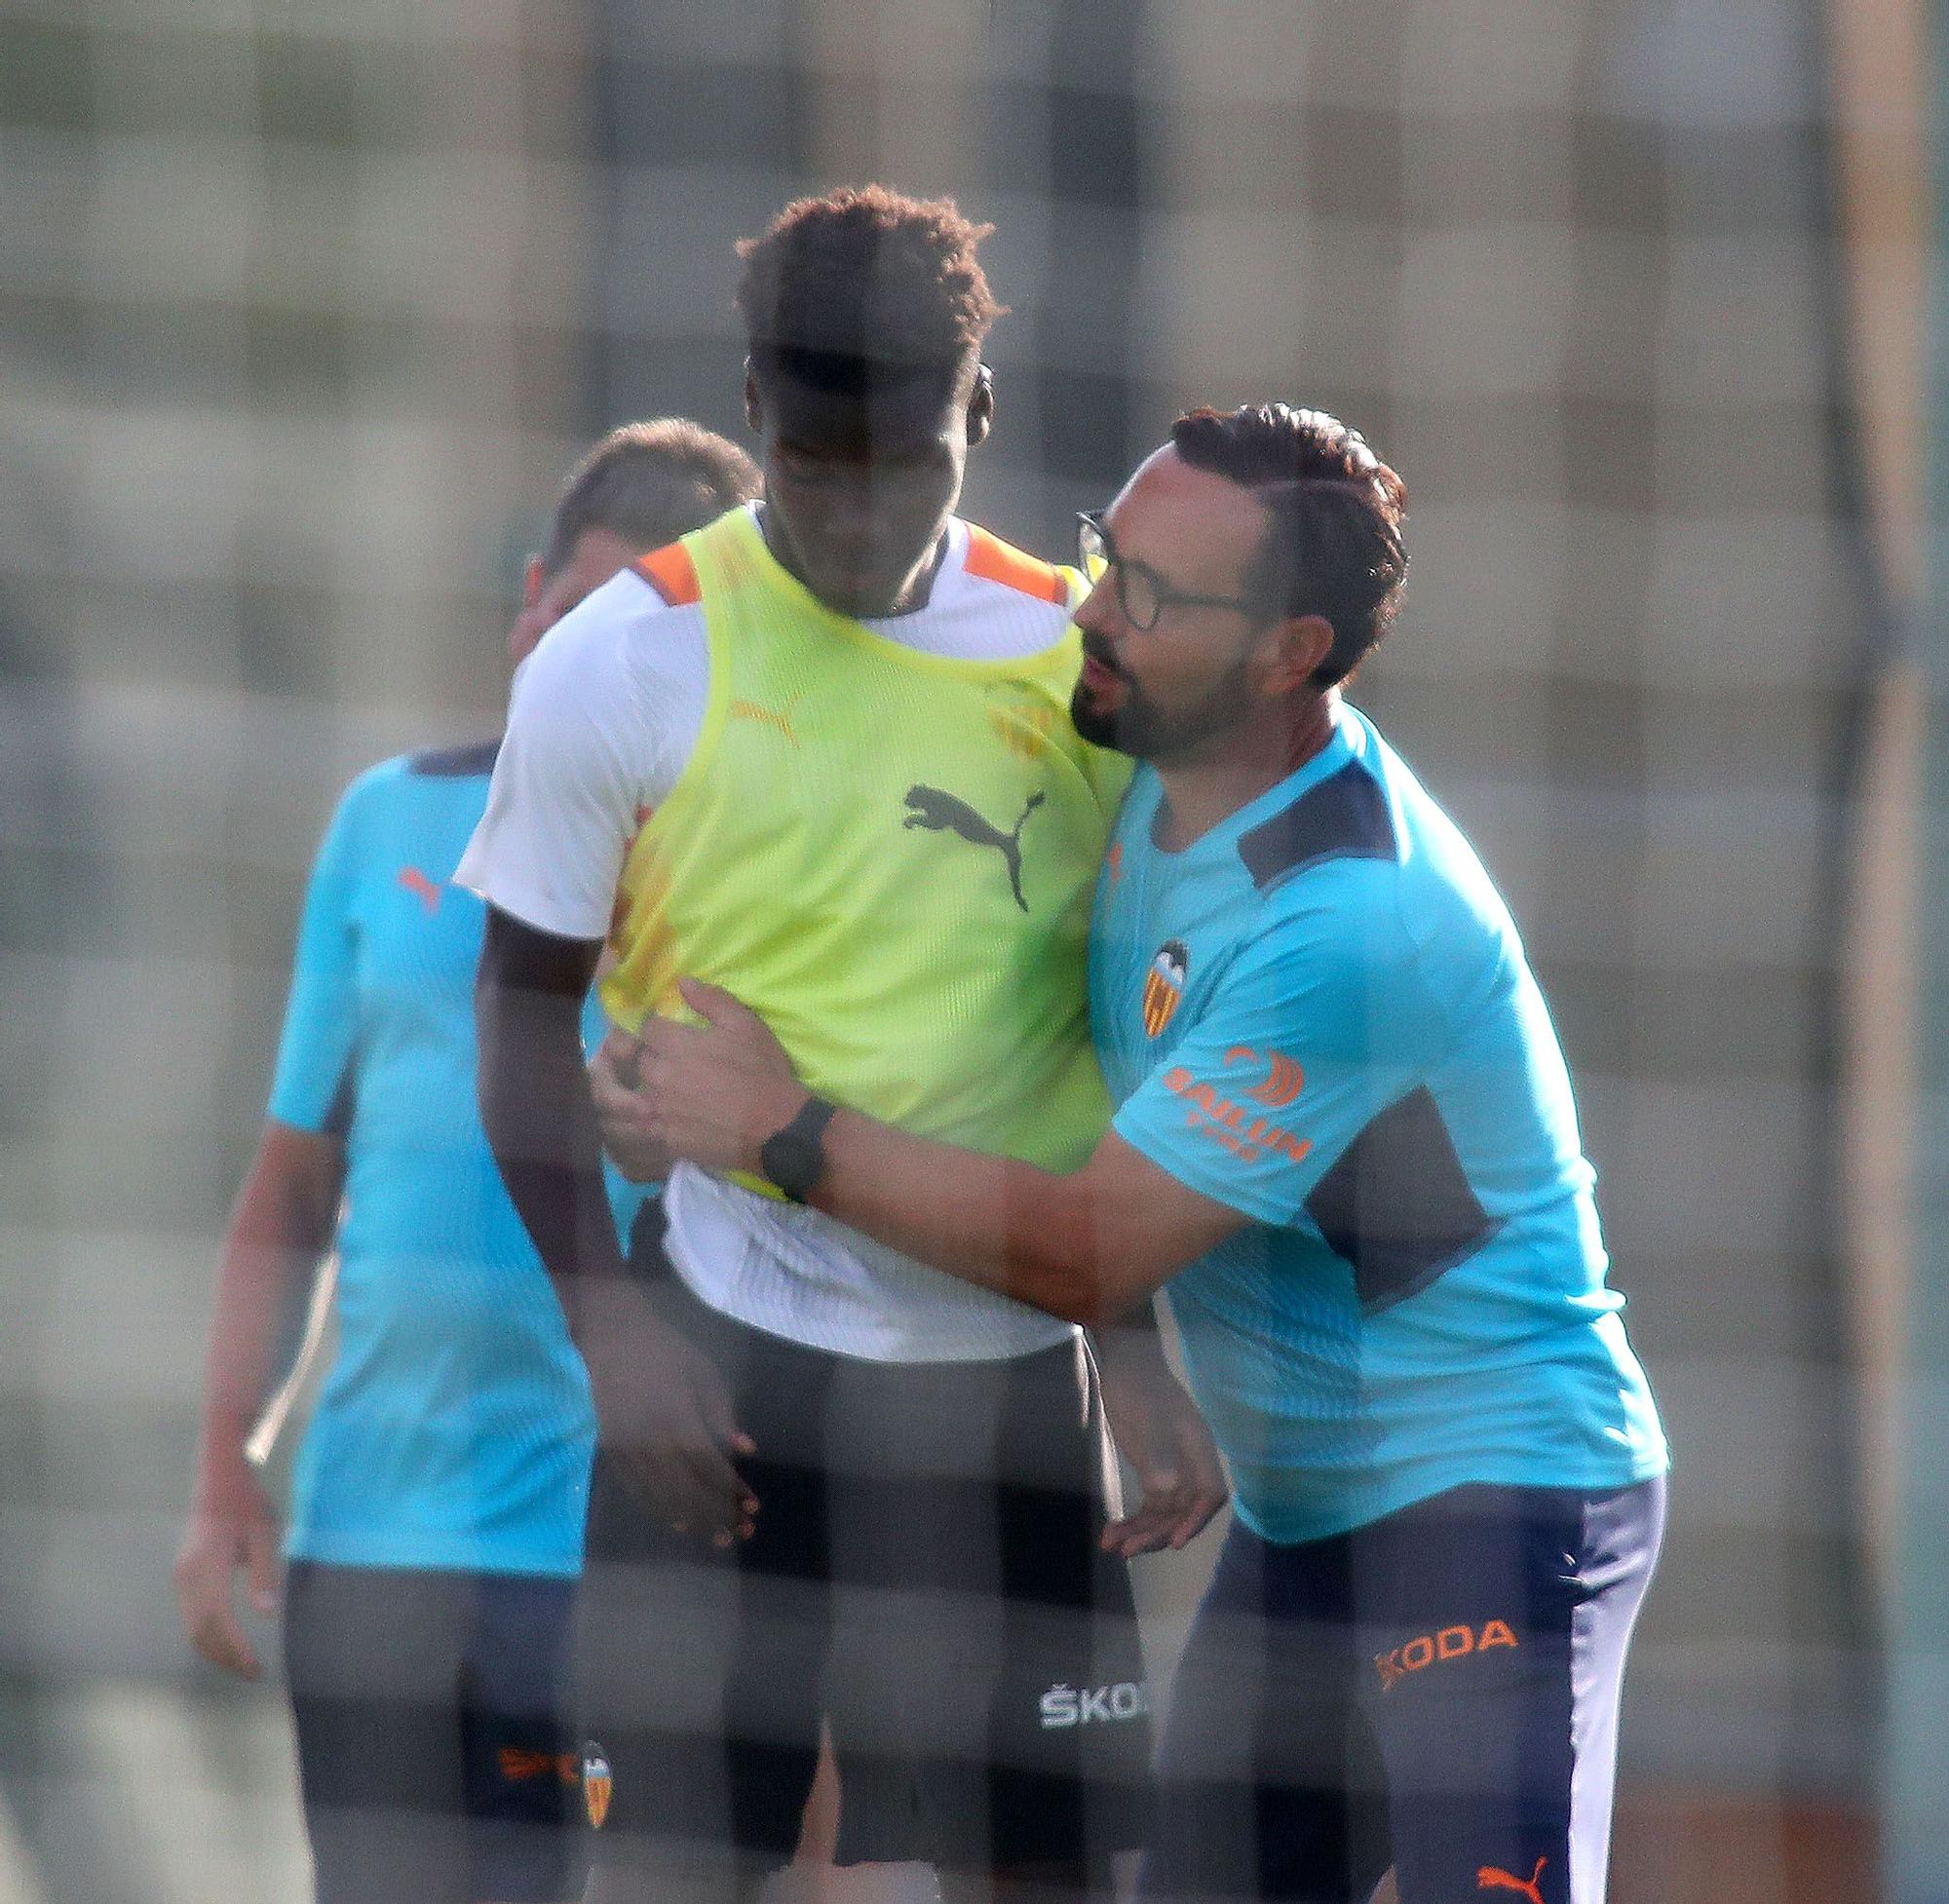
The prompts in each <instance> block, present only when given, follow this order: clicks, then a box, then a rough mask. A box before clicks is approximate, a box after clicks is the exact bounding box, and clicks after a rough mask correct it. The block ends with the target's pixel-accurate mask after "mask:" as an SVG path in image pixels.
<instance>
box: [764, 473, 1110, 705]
mask: <svg viewBox="0 0 1949 1904" xmlns="http://www.w3.org/2000/svg"><path fill="white" fill-rule="evenodd" d="M730 519H731V520H732V521H733V522H735V523H736V525H737V527H738V531H739V533H740V534H742V535H744V536H745V537H746V538H747V539H748V540H749V543H750V546H751V551H752V553H753V555H754V557H755V558H756V560H757V561H759V562H760V563H761V564H763V566H764V569H765V572H766V574H767V576H768V577H769V578H770V579H771V583H772V586H773V587H774V588H776V589H778V590H781V591H782V592H783V593H784V594H786V595H788V596H789V597H790V598H791V600H792V602H793V604H794V605H795V606H796V607H797V608H798V609H799V610H800V612H801V613H803V614H805V615H807V616H809V617H812V618H814V619H816V620H817V621H819V622H820V623H821V624H822V625H823V626H824V627H825V628H827V629H829V630H830V631H831V632H832V633H833V634H834V635H836V636H838V637H839V638H840V639H842V640H846V641H851V642H853V643H854V644H855V645H856V646H858V647H862V648H868V649H870V650H871V651H872V652H873V653H875V654H878V655H884V656H886V657H887V658H888V659H889V660H892V661H898V662H900V663H903V664H905V665H906V666H912V667H918V668H923V669H926V670H929V671H931V672H934V673H938V674H956V675H960V676H963V677H964V678H970V679H974V680H977V681H980V680H993V679H997V678H1007V677H1009V676H1012V675H1019V674H1022V673H1025V672H1031V671H1033V670H1034V669H1035V668H1036V667H1038V666H1041V665H1042V664H1044V663H1045V662H1047V661H1048V659H1049V658H1050V656H1051V655H1052V654H1053V653H1054V652H1055V651H1056V650H1057V649H1059V648H1061V647H1062V646H1063V645H1064V643H1065V642H1067V641H1069V640H1070V639H1071V638H1072V636H1071V633H1070V629H1069V625H1068V624H1067V623H1066V622H1065V623H1064V625H1063V631H1062V633H1061V634H1059V635H1057V636H1056V638H1055V639H1054V640H1053V641H1051V643H1050V644H1049V646H1048V647H1047V648H1038V649H1035V650H1033V651H1032V652H1030V653H1028V654H1025V655H997V656H994V657H992V658H990V659H989V660H986V661H980V660H976V659H975V658H974V657H973V656H968V655H936V654H932V653H930V652H929V651H928V650H927V649H925V648H913V647H909V646H908V645H907V644H906V643H905V642H904V641H897V640H895V639H894V637H893V636H892V635H886V634H881V633H880V632H879V631H878V629H877V628H876V627H875V625H874V624H873V623H871V622H861V621H856V620H855V619H854V618H853V617H852V616H851V615H842V614H840V612H839V611H838V610H837V609H836V608H830V607H828V606H827V605H826V604H825V603H824V602H822V601H821V600H820V598H819V597H818V596H817V595H816V594H814V593H813V592H812V590H810V589H808V588H807V587H806V586H805V584H804V583H803V582H801V581H800V580H799V579H798V577H797V576H795V575H794V574H793V573H792V572H791V570H790V569H788V568H786V567H785V565H784V564H783V562H782V561H780V560H779V558H778V557H777V556H776V555H774V554H773V553H772V546H771V544H770V543H768V542H767V541H766V540H765V532H764V530H763V529H761V528H760V527H759V526H758V510H757V505H756V504H755V503H753V504H750V505H748V506H747V507H745V509H742V510H738V511H736V512H735V513H734V514H733V516H732V517H731V518H730ZM948 535H949V538H950V546H949V548H948V551H947V555H946V557H945V559H944V560H943V561H942V562H941V564H940V567H939V568H938V569H937V570H936V572H935V577H934V586H933V588H932V589H930V590H929V591H928V604H927V605H928V606H929V607H932V606H933V605H934V598H935V594H936V591H937V590H939V588H940V585H941V583H942V582H943V581H945V580H946V578H947V576H948V574H949V572H950V570H951V571H952V572H953V573H954V574H956V575H959V574H960V573H961V569H962V565H963V563H965V562H966V561H967V559H968V526H967V524H966V523H965V522H963V521H962V520H961V518H960V517H959V516H955V517H954V518H952V520H951V521H950V523H949V525H948ZM913 612H914V613H917V614H918V613H923V612H925V611H923V610H915V611H913ZM906 619H907V618H906V617H905V616H901V615H892V616H887V617H885V618H884V622H885V623H897V622H901V621H904V620H906Z"/></svg>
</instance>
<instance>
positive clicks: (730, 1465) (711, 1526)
mask: <svg viewBox="0 0 1949 1904" xmlns="http://www.w3.org/2000/svg"><path fill="white" fill-rule="evenodd" d="M575 1333H576V1342H577V1346H578V1347H579V1348H580V1349H581V1351H582V1357H583V1360H584V1362H585V1363H587V1365H588V1368H589V1384H590V1388H591V1390H592V1392H593V1394H594V1397H595V1416H596V1421H597V1423H598V1424H599V1427H600V1433H601V1442H602V1449H603V1452H604V1454H605V1455H606V1456H607V1457H608V1458H609V1460H610V1461H611V1463H612V1464H613V1465H614V1466H615V1469H616V1472H617V1473H618V1475H619V1476H620V1477H621V1479H622V1481H623V1484H624V1486H625V1487H627V1488H628V1489H629V1490H630V1491H631V1493H632V1494H633V1495H635V1496H636V1498H637V1499H638V1500H639V1501H640V1502H641V1503H642V1504H643V1505H644V1506H645V1507H647V1508H649V1509H650V1511H652V1512H653V1513H655V1514H656V1515H658V1516H659V1518H661V1519H663V1520H666V1521H668V1522H669V1525H670V1526H672V1527H674V1528H675V1529H676V1530H677V1532H678V1533H680V1534H687V1533H696V1534H699V1535H701V1536H704V1537H707V1538H708V1539H709V1540H710V1541H711V1542H713V1543H714V1544H715V1545H717V1546H720V1547H725V1546H729V1545H730V1544H731V1543H732V1542H733V1541H737V1540H747V1539H749V1538H750V1535H751V1533H752V1531H753V1529H754V1528H755V1526H756V1524H757V1523H756V1515H757V1512H758V1502H757V1498H756V1496H754V1495H753V1494H752V1493H751V1491H750V1489H749V1488H748V1487H747V1486H746V1485H745V1478H744V1476H743V1475H742V1474H740V1473H739V1472H738V1468H737V1465H736V1464H737V1462H738V1461H739V1460H741V1459H743V1458H745V1457H747V1456H750V1455H754V1454H756V1453H757V1447H756V1445H755V1444H754V1443H753V1441H752V1440H751V1437H750V1436H749V1435H748V1434H746V1433H745V1432H744V1430H743V1429H741V1428H739V1426H738V1423H737V1418H736V1416H735V1415H734V1414H733V1412H732V1408H731V1394H730V1390H728V1389H727V1388H726V1387H725V1383H724V1378H723V1376H722V1375H721V1374H720V1373H719V1372H718V1368H717V1365H716V1363H714V1362H713V1361H712V1360H711V1359H710V1357H709V1356H707V1354H705V1353H704V1352H703V1351H702V1350H700V1349H698V1348H697V1347H696V1346H695V1345H694V1344H692V1343H690V1342H689V1341H687V1340H686V1339H685V1338H684V1336H683V1335H682V1334H681V1333H680V1332H679V1331H678V1330H676V1329H675V1328H673V1327H672V1326H671V1325H670V1324H669V1323H668V1322H666V1321H665V1320H664V1319H663V1317H662V1316H661V1315H659V1314H657V1312H656V1309H655V1307H654V1305H653V1304H652V1303H651V1301H650V1299H649V1297H648V1296H647V1295H646V1294H645V1293H644V1292H643V1291H642V1290H640V1289H638V1288H636V1287H635V1286H634V1285H632V1284H629V1283H605V1284H599V1285H595V1286H593V1287H591V1288H587V1289H584V1290H582V1291H580V1292H578V1296H577V1313H576V1332H575Z"/></svg>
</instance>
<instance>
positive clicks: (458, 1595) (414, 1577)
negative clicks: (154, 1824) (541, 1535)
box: [285, 1560, 585, 1904]
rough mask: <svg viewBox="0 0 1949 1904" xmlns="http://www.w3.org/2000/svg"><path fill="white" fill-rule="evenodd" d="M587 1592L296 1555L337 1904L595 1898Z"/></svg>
mask: <svg viewBox="0 0 1949 1904" xmlns="http://www.w3.org/2000/svg"><path fill="white" fill-rule="evenodd" d="M574 1600H575V1583H574V1582H573V1581H572V1580H547V1579H532V1578H528V1577H524V1576H521V1575H515V1574H466V1573H440V1572H432V1571H426V1570H421V1569H416V1568H387V1567H331V1566H325V1565H322V1564H320V1563H318V1562H316V1561H306V1560H295V1561H293V1562H292V1563H291V1566H290V1571H289V1574H288V1577H287V1581H286V1587H285V1669H286V1673H287V1678H288V1680H289V1684H290V1698H291V1715H292V1718H293V1720H294V1722H295V1726H296V1731H297V1744H298V1771H299V1777H300V1780H301V1783H302V1787H303V1793H304V1809H305V1827H306V1830H307V1831H308V1833H309V1834H310V1837H311V1847H312V1862H313V1864H314V1866H315V1868H316V1871H317V1877H318V1899H319V1904H385V1901H386V1900H393V1899H397V1900H400V1904H478V1900H481V1899H494V1900H505V1904H555V1900H559V1899H563V1898H568V1897H572V1896H575V1895H577V1894H578V1893H579V1891H580V1888H581V1880H582V1868H583V1863H584V1858H583V1846H584V1842H585V1835H584V1834H583V1833H582V1832H580V1831H578V1829H577V1826H578V1824H579V1822H580V1820H581V1818H582V1813H583V1799H582V1776H581V1764H580V1758H579V1755H578V1754H577V1753H576V1752H575V1751H574V1750H573V1746H574V1734H573V1733H572V1732H571V1731H570V1719H569V1713H568V1688H569V1674H570V1668H571V1659H572V1646H571V1628H572V1622H573V1618H574Z"/></svg>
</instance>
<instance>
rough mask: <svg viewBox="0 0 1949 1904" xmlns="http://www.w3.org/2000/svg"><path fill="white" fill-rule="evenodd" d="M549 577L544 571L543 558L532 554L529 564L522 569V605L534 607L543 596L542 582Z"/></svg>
mask: <svg viewBox="0 0 1949 1904" xmlns="http://www.w3.org/2000/svg"><path fill="white" fill-rule="evenodd" d="M547 579H548V578H547V577H546V576H545V575H543V573H542V558H541V557H540V556H539V555H530V556H529V557H528V565H527V567H526V568H524V569H523V570H522V571H521V606H522V607H523V608H532V607H533V606H534V605H535V603H536V602H538V601H540V600H541V598H542V584H543V583H544V582H545V581H546V580H547Z"/></svg>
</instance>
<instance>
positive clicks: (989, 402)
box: [968, 363, 995, 449]
mask: <svg viewBox="0 0 1949 1904" xmlns="http://www.w3.org/2000/svg"><path fill="white" fill-rule="evenodd" d="M994 427H995V373H994V371H992V370H991V369H989V368H988V366H987V365H986V364H985V363H977V364H976V365H975V389H974V391H973V393H972V394H971V395H970V397H969V399H968V447H969V448H970V449H974V448H975V446H976V445H977V444H980V443H984V442H986V441H987V440H988V432H989V431H990V430H992V429H993V428H994Z"/></svg>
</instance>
